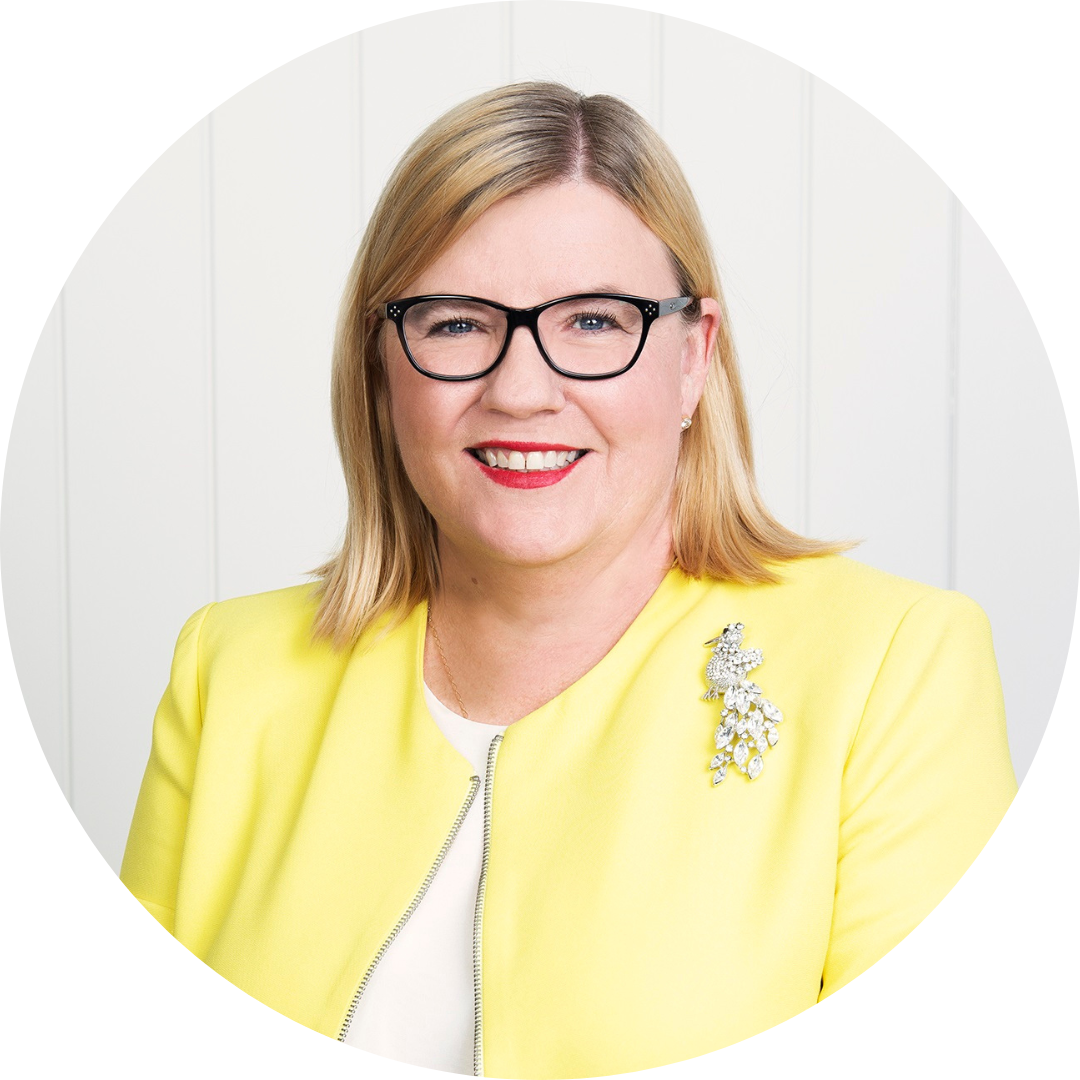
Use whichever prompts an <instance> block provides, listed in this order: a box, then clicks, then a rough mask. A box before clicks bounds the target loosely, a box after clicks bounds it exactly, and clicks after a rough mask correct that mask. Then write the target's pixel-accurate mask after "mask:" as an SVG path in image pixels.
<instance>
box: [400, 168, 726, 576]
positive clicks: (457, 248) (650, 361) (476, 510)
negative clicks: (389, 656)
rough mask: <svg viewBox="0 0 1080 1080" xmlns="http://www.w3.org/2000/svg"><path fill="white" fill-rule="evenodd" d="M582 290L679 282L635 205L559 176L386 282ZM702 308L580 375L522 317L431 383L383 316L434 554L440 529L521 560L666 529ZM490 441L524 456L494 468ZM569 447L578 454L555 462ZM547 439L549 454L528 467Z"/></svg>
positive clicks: (488, 552) (547, 296) (700, 349)
mask: <svg viewBox="0 0 1080 1080" xmlns="http://www.w3.org/2000/svg"><path fill="white" fill-rule="evenodd" d="M587 292H609V293H627V294H630V295H633V296H641V297H648V298H651V299H654V300H664V299H668V298H670V297H674V296H677V295H679V293H678V286H677V284H676V280H675V275H674V273H673V270H672V266H671V260H670V257H669V255H668V253H667V251H666V249H665V247H664V245H663V244H662V243H661V242H660V240H659V239H658V238H657V237H656V236H655V235H654V234H653V233H652V232H651V231H650V230H649V229H648V228H647V227H646V226H645V225H644V224H643V223H642V222H641V220H640V219H639V218H638V217H637V215H636V214H634V212H633V211H632V210H631V209H630V208H629V207H628V206H626V204H625V203H623V202H622V201H621V200H620V199H619V198H618V197H616V196H615V195H613V194H612V193H611V192H609V191H608V190H607V189H605V188H601V187H598V186H596V185H594V184H591V183H586V182H578V181H574V182H568V183H563V184H558V185H552V186H549V187H545V188H540V189H537V190H534V191H531V192H528V193H526V194H524V195H518V196H513V197H511V198H509V199H504V200H503V201H502V202H500V203H497V204H496V205H495V206H493V207H491V208H490V209H489V210H488V211H487V212H486V213H484V214H483V215H482V216H481V217H480V218H479V219H478V220H477V221H476V222H475V223H474V224H473V225H472V226H471V227H470V228H469V229H468V230H467V231H466V232H465V233H464V234H463V235H462V236H461V237H460V239H459V240H458V241H457V242H456V243H455V244H454V245H453V246H452V247H451V248H449V249H448V250H447V251H446V252H444V253H443V255H442V256H441V257H440V258H439V259H438V260H437V261H436V262H434V263H433V264H432V265H431V266H429V267H428V268H427V270H425V271H424V272H423V273H422V274H421V275H420V276H419V277H418V278H417V279H416V280H415V281H413V282H411V283H410V285H409V286H408V287H407V289H405V290H403V291H402V293H401V296H402V297H404V296H418V295H426V294H437V293H449V294H462V295H468V296H476V297H481V298H483V299H486V300H494V301H497V302H499V303H502V304H506V305H509V306H511V307H531V306H533V305H536V304H541V303H544V302H545V301H547V300H553V299H555V298H556V297H560V296H567V295H571V294H574V293H587ZM388 299H396V298H388ZM717 320H718V310H717V306H716V304H715V301H712V300H704V301H703V302H702V317H701V319H700V320H698V321H697V322H696V323H695V324H694V325H688V324H687V322H686V321H685V320H684V319H683V318H682V316H681V315H678V314H673V315H668V316H666V317H664V318H661V319H658V320H656V321H655V322H654V323H653V324H652V327H651V328H650V330H649V335H648V338H647V340H646V343H645V348H644V350H643V351H642V353H641V355H640V357H639V358H638V360H637V363H636V364H635V365H634V366H633V367H632V368H631V369H630V370H629V371H627V372H625V373H624V374H622V375H619V376H616V377H615V378H612V379H604V380H598V381H595V382H588V381H582V380H576V379H571V378H568V377H566V376H564V375H560V374H558V373H557V372H555V371H553V370H552V369H551V368H550V367H549V366H548V365H547V364H546V363H545V362H544V359H543V357H542V356H541V355H540V353H539V351H538V349H537V347H536V343H535V341H534V340H533V338H532V335H531V334H530V333H529V331H528V329H527V328H524V327H519V328H518V329H517V330H516V331H515V332H514V334H513V337H512V339H511V342H510V346H509V349H508V351H507V353H506V356H505V357H504V359H503V361H502V362H501V363H500V364H499V366H498V367H497V368H496V369H495V370H494V371H493V372H491V373H490V374H488V375H486V376H484V377H483V378H480V379H474V380H471V381H466V382H440V381H438V380H435V379H430V378H428V377H426V376H425V375H422V374H420V373H419V372H418V371H416V370H415V369H414V368H413V367H412V366H411V364H410V363H409V361H408V358H407V357H406V356H405V353H404V351H403V350H402V348H401V345H400V343H399V342H398V339H397V335H396V331H395V328H394V327H393V325H392V324H390V323H387V324H386V325H385V326H384V327H383V330H382V335H383V336H382V347H383V355H384V356H385V358H386V369H387V378H388V383H389V389H390V401H391V414H392V417H393V424H394V433H395V436H396V438H397V441H398V446H399V448H400V451H401V457H402V461H403V462H404V465H405V469H406V471H407V473H408V475H409V478H410V480H411V481H412V483H413V485H414V486H415V488H416V490H417V493H418V494H419V495H420V498H421V499H422V500H423V502H424V504H425V505H426V506H427V508H428V509H429V510H430V511H431V514H432V516H433V517H434V518H435V520H436V522H437V523H438V526H439V543H440V547H441V548H442V549H443V553H444V555H445V554H446V551H445V545H447V544H451V545H454V546H455V547H456V548H457V550H458V551H459V552H460V553H461V554H463V555H467V556H468V557H469V558H471V559H474V560H475V559H476V558H478V557H479V558H481V559H483V558H487V559H495V560H497V561H498V562H500V563H503V564H507V563H509V564H516V565H521V566H541V565H550V564H554V563H558V562H560V561H562V560H574V559H581V558H583V557H591V556H595V557H597V558H600V559H605V560H609V559H612V558H614V557H615V556H616V555H617V554H618V553H619V552H622V551H625V550H626V549H629V548H633V547H634V546H635V545H637V546H641V545H643V544H649V543H655V542H656V538H657V537H659V536H662V535H663V534H664V532H665V530H667V535H670V505H671V494H672V486H673V480H674V475H675V464H676V460H677V456H678V452H679V441H680V438H681V431H680V423H681V419H682V417H684V416H690V415H691V414H692V413H693V411H694V408H695V407H696V405H697V402H698V399H699V397H700V396H701V392H702V387H703V385H704V379H705V374H706V371H707V367H708V357H709V353H710V351H711V347H712V343H713V340H714V338H715V333H716V328H717V325H718V322H717ZM590 325H591V324H590ZM455 329H460V328H455ZM500 448H502V450H503V452H504V454H505V460H506V462H507V463H508V464H511V465H512V464H521V460H519V459H518V458H516V457H512V456H511V454H513V453H514V452H515V451H516V453H517V454H519V455H521V457H522V460H523V461H524V463H525V464H526V466H527V469H526V471H525V472H524V473H522V472H520V471H515V470H513V469H501V468H499V465H498V463H499V461H501V460H503V459H502V458H500V455H499V449H500ZM570 450H573V451H577V452H578V456H577V457H576V459H575V460H572V461H568V462H567V464H566V465H565V466H562V467H560V463H561V462H562V461H563V460H564V457H567V458H568V457H569V456H570V455H569V453H568V451H570ZM485 451H490V452H492V453H494V454H495V458H496V467H495V468H492V467H491V466H490V465H488V464H486V461H488V460H490V459H489V458H488V455H487V453H486V452H485ZM530 454H531V455H533V456H531V457H530ZM552 454H554V458H555V466H556V467H555V468H554V469H548V468H545V469H544V470H543V471H540V470H539V468H537V466H539V465H541V464H543V465H545V466H546V465H550V464H551V460H552ZM535 455H543V457H542V458H538V457H537V456H535Z"/></svg>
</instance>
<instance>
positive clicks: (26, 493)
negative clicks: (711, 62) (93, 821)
mask: <svg viewBox="0 0 1080 1080" xmlns="http://www.w3.org/2000/svg"><path fill="white" fill-rule="evenodd" d="M61 319H62V304H61V303H60V302H57V304H56V306H55V307H54V308H53V310H52V312H51V313H50V315H49V320H48V322H47V323H46V324H45V328H44V329H43V330H42V333H41V338H40V340H39V341H38V344H37V348H36V349H35V350H34V356H33V359H32V360H31V361H30V368H29V370H28V371H27V373H26V380H25V381H24V383H23V388H22V393H21V394H20V395H19V404H18V407H17V409H16V410H15V417H14V421H13V423H12V427H11V440H10V442H9V443H8V458H7V467H6V469H5V471H4V501H3V507H2V509H0V559H2V561H3V567H4V610H5V613H6V615H7V625H8V638H9V640H10V642H11V652H12V656H13V657H14V659H15V669H16V671H17V672H18V675H19V686H20V687H21V688H22V693H23V697H24V698H25V699H26V707H27V710H28V711H29V713H30V719H31V720H32V721H33V724H34V729H35V731H36V732H37V736H38V739H39V740H40V741H41V747H42V749H43V750H44V751H45V758H46V760H47V761H48V763H49V767H50V768H51V769H52V771H53V775H54V776H55V777H56V779H57V781H58V782H59V784H60V786H61V788H62V789H63V790H64V794H65V795H68V797H69V798H70V794H69V791H68V788H69V784H68V780H69V767H70V746H69V743H68V731H67V707H66V701H65V698H66V694H65V690H66V687H67V671H66V668H65V661H66V658H67V656H66V654H67V640H66V612H65V595H64V589H63V586H64V581H65V578H66V573H65V567H64V559H65V542H64V540H65V537H64V513H63V511H64V507H63V461H62V451H63V434H64V433H63V430H62V428H61V422H62V416H61V412H62V410H61V407H60V406H61V402H60V392H61V391H60V388H61V385H62V377H63V363H62V349H63V330H62V326H61Z"/></svg>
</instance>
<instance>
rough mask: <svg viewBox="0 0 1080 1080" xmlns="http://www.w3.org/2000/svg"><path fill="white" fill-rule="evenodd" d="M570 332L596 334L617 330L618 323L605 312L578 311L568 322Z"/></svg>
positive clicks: (612, 316)
mask: <svg viewBox="0 0 1080 1080" xmlns="http://www.w3.org/2000/svg"><path fill="white" fill-rule="evenodd" d="M569 325H570V328H571V329H572V330H584V331H587V332H596V331H602V330H615V329H618V326H619V321H618V319H616V318H615V316H614V315H612V314H611V313H610V312H606V311H579V312H578V313H577V314H576V315H574V316H573V317H572V318H571V319H570V320H569Z"/></svg>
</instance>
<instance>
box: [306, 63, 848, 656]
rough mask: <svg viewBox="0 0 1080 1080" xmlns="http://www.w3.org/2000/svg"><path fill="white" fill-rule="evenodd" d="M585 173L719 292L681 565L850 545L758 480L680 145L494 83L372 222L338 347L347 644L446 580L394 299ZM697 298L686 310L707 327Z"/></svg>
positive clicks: (685, 287)
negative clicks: (503, 205) (407, 395)
mask: <svg viewBox="0 0 1080 1080" xmlns="http://www.w3.org/2000/svg"><path fill="white" fill-rule="evenodd" d="M573 178H580V179H584V180H588V181H591V182H593V183H595V184H599V185H601V186H602V187H605V188H607V189H608V190H609V191H612V192H613V193H614V194H616V195H618V196H619V198H621V199H622V200H623V202H625V203H626V204H627V205H628V206H629V207H630V208H631V209H632V210H633V211H634V212H635V213H636V214H637V215H638V217H639V218H641V220H642V221H643V222H644V223H645V224H646V225H647V226H648V227H649V228H650V229H651V230H652V231H653V232H654V233H655V234H656V235H657V237H659V238H660V240H662V241H663V242H664V244H665V245H667V249H668V251H669V252H670V254H671V259H672V264H673V268H674V271H675V274H676V279H677V281H678V283H679V287H678V292H677V294H676V295H682V296H693V297H698V298H700V297H706V296H709V297H714V298H715V299H716V300H717V301H718V302H719V304H720V308H721V312H722V320H721V325H720V332H719V335H718V337H717V341H716V346H715V354H714V356H713V362H712V364H711V367H710V371H709V374H708V378H707V380H706V383H705V391H704V394H703V395H702V398H701V401H700V403H699V405H698V408H697V412H696V415H695V417H694V423H693V426H692V427H691V428H690V429H689V430H688V431H687V432H686V433H685V435H684V436H683V439H682V444H681V449H680V453H679V460H678V465H677V468H676V475H675V489H674V506H673V520H672V526H673V539H674V554H675V562H676V564H677V565H678V566H680V567H681V568H682V569H683V570H684V571H685V572H686V573H687V574H690V575H692V576H694V577H701V576H708V577H712V578H720V579H729V580H737V581H743V582H764V581H772V580H775V574H774V572H773V571H771V570H770V569H769V568H768V566H767V565H766V564H767V563H768V562H769V561H775V560H781V561H782V560H787V559H792V558H797V557H799V556H803V555H811V554H822V553H825V552H829V551H836V550H839V549H840V548H841V547H843V546H847V545H838V544H827V543H823V542H820V541H815V540H809V539H806V538H804V537H802V536H799V535H797V534H795V533H793V532H791V531H790V530H789V529H786V528H785V527H784V526H783V525H781V524H780V523H779V522H778V521H776V519H775V518H773V516H772V515H771V514H770V513H769V512H768V510H767V509H766V508H765V506H764V504H763V503H762V501H761V498H760V496H759V495H758V491H757V486H756V484H755V481H754V470H753V454H752V449H751V439H750V424H749V420H748V417H747V413H746V405H745V403H744V400H743V392H742V384H741V382H740V379H739V370H738V362H737V360H736V356H735V347H734V343H733V341H732V338H731V332H730V327H729V325H728V319H727V310H726V308H725V306H724V300H723V296H722V294H721V290H720V281H719V278H718V275H717V271H716V266H715V263H714V260H713V256H712V251H711V248H710V244H709V241H708V238H707V234H706V231H705V227H704V224H703V223H702V220H701V214H700V211H699V210H698V207H697V203H696V202H695V200H694V196H693V194H692V193H691V191H690V187H689V185H688V184H687V182H686V178H685V177H684V176H683V174H682V170H681V169H680V168H679V165H678V163H677V162H676V160H675V158H674V156H673V155H672V153H671V151H670V150H669V149H668V147H667V145H666V144H665V143H664V141H663V140H662V139H661V138H660V136H659V135H658V134H657V133H656V132H655V131H654V130H653V129H652V128H651V127H650V126H649V124H648V123H647V122H646V121H645V120H644V119H643V118H642V117H641V116H640V115H639V114H638V113H637V112H635V111H634V110H633V109H632V108H631V107H630V106H629V105H627V104H626V103H625V102H623V101H620V100H619V99H618V98H614V97H610V96H608V95H606V94H596V95H593V96H591V97H585V96H583V95H581V94H579V93H576V92H575V91H573V90H571V89H569V88H568V87H566V86H562V85H561V84H559V83H551V82H524V83H515V84H511V85H509V86H504V87H501V88H499V89H497V90H492V91H490V92H488V93H484V94H480V95H478V96H477V97H473V98H470V99H469V100H468V101H465V102H463V103H461V104H460V105H457V106H455V107H454V108H452V109H451V110H450V111H449V112H447V113H445V114H444V115H443V116H441V117H440V118H439V119H438V120H436V121H435V122H434V123H433V124H431V126H430V127H428V128H427V130H425V131H424V132H423V133H422V134H421V135H420V136H419V138H417V139H416V141H415V142H414V143H413V144H412V145H411V146H410V147H409V149H408V150H407V151H406V152H405V155H404V156H403V157H402V159H401V161H400V162H399V163H398V165H397V168H396V169H395V170H394V172H393V175H392V176H391V177H390V180H389V182H388V183H387V185H386V187H385V188H384V189H383V192H382V196H381V197H380V199H379V202H378V205H377V206H376V207H375V211H374V213H373V214H372V216H371V220H370V221H369V222H368V226H367V229H366V231H365V233H364V237H363V240H362V241H361V243H360V248H359V251H358V252H357V254H356V259H355V261H354V262H353V266H352V270H351V272H350V274H349V279H348V284H347V286H346V289H345V294H344V297H343V300H342V304H341V311H340V316H339V320H338V326H337V335H336V339H335V343H334V359H333V372H332V376H331V396H332V402H333V420H334V432H335V434H336V437H337V443H338V449H339V452H340V454H341V463H342V467H343V469H344V472H345V483H346V487H347V489H348V497H349V514H348V523H347V525H346V528H345V538H344V541H343V544H342V547H341V550H340V552H339V553H338V554H337V555H336V556H335V557H334V558H333V559H331V560H330V561H329V562H328V563H326V565H325V566H323V567H321V568H319V570H318V571H316V573H317V574H318V575H319V577H320V578H321V585H320V590H321V594H320V601H321V602H320V607H319V612H318V616H317V619H316V625H315V631H316V634H318V635H320V636H324V637H329V638H331V639H332V640H333V641H334V642H335V643H336V644H338V645H345V644H348V643H349V642H352V641H355V639H356V638H357V637H358V636H359V635H360V634H361V633H362V632H363V631H364V630H366V629H367V628H368V627H370V626H371V625H372V624H373V623H375V622H376V621H378V620H381V619H382V618H383V617H384V616H389V617H390V619H391V620H396V619H399V618H403V617H404V616H405V615H406V614H407V613H408V612H409V611H411V610H412V608H413V607H414V606H415V605H416V604H417V603H419V602H420V601H422V600H424V599H427V598H429V597H430V596H431V595H432V593H433V591H434V590H435V588H436V586H437V584H438V580H439V561H438V552H437V547H436V526H435V521H434V519H433V518H432V516H431V514H430V513H428V510H427V508H426V507H425V506H424V504H423V503H422V502H421V501H420V498H419V496H418V495H417V494H416V491H415V490H414V488H413V486H412V484H411V483H410V482H409V478H408V477H407V476H406V474H405V469H404V466H403V465H402V462H401V457H400V455H399V453H398V449H397V445H396V442H395V439H394V431H393V427H392V425H391V421H390V402H389V394H388V391H387V381H386V376H385V373H384V371H383V366H382V357H381V355H380V348H379V340H380V330H381V328H382V319H381V317H380V315H379V308H380V305H382V304H383V303H385V302H387V301H388V300H391V299H393V298H394V297H395V296H399V295H402V293H403V290H404V289H405V288H406V287H407V286H408V285H409V283H410V282H411V281H413V280H414V279H415V278H416V277H418V276H419V274H420V273H421V272H422V271H423V270H425V269H426V268H427V267H428V266H429V265H430V264H431V263H432V262H434V261H435V259H437V258H438V257H439V255H441V254H442V253H443V252H444V251H445V250H446V249H447V248H448V247H449V246H450V245H451V244H453V243H454V241H455V240H456V239H457V238H458V237H459V236H460V235H461V234H462V233H463V232H464V231H465V230H466V229H468V228H469V226H470V225H472V223H473V222H474V221H476V219H477V218H478V217H479V216H480V215H481V214H483V213H484V211H485V210H487V209H488V208H489V207H490V206H492V205H493V204H494V203H496V202H498V201H499V200H500V199H505V198H507V197H508V196H510V195H517V194H521V193H522V192H525V191H529V190H531V189H533V188H537V187H540V186H542V185H544V184H551V183H555V182H558V181H562V180H568V179H573ZM699 314H700V311H699V306H698V305H697V304H694V305H692V306H691V307H689V308H687V309H685V311H684V313H683V315H684V317H686V318H688V319H695V318H698V317H699Z"/></svg>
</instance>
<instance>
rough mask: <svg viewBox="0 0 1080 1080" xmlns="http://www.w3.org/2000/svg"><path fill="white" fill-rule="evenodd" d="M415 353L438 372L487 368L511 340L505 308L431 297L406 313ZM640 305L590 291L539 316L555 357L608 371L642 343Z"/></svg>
mask: <svg viewBox="0 0 1080 1080" xmlns="http://www.w3.org/2000/svg"><path fill="white" fill-rule="evenodd" d="M403 327H404V331H405V341H406V342H407V343H408V346H409V352H410V353H412V357H413V359H414V360H415V361H416V363H417V364H419V365H420V367H422V368H423V369H424V370H425V371H430V372H431V373H432V374H434V375H475V374H479V373H480V372H482V371H486V370H487V369H488V368H489V367H491V365H492V364H493V363H495V360H496V358H497V357H498V355H499V353H500V352H501V351H502V347H503V343H504V342H505V340H506V328H507V318H506V313H505V312H504V311H500V310H499V309H498V308H494V307H490V306H489V305H487V304H484V303H481V302H479V301H474V300H427V301H424V302H423V303H420V304H414V305H413V306H412V307H410V308H409V309H408V311H406V313H405V318H404V322H403ZM642 328H643V319H642V316H641V311H640V310H639V309H638V308H637V307H636V306H635V305H633V304H630V303H627V302H626V301H625V300H609V299H606V298H603V297H598V296H590V297H585V298H580V297H579V298H577V299H574V300H567V301H565V302H563V303H561V304H554V305H553V306H552V307H549V308H545V309H544V310H543V311H542V312H541V313H540V316H539V319H538V321H537V330H538V332H539V335H540V340H541V341H542V342H543V345H544V350H545V351H546V352H547V354H548V356H549V357H550V358H551V361H552V363H554V364H555V365H556V366H557V367H560V368H562V369H563V370H564V371H569V372H572V373H573V374H575V375H606V374H608V373H610V372H616V371H619V370H621V369H622V368H624V367H626V365H627V364H629V363H630V361H631V359H633V356H634V353H635V352H636V351H637V348H638V346H639V345H640V343H641V335H642Z"/></svg>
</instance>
